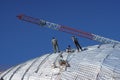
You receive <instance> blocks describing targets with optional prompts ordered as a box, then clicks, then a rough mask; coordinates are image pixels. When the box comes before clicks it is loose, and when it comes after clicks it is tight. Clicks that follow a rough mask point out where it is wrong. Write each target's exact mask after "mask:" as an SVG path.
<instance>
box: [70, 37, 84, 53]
mask: <svg viewBox="0 0 120 80" xmlns="http://www.w3.org/2000/svg"><path fill="white" fill-rule="evenodd" d="M72 40H73V42H74V44H75V46H76V47H77V50H78V52H79V50H80V49H81V51H83V49H82V47H81V46H80V44H79V42H78V40H77V38H76V37H75V36H72Z"/></svg>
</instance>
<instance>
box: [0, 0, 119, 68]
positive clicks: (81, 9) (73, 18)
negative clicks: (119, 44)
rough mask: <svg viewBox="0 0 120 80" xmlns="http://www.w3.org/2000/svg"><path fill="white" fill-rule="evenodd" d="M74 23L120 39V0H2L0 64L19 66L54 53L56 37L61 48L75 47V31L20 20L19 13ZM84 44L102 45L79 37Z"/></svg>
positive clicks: (64, 23)
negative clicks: (50, 27)
mask: <svg viewBox="0 0 120 80" xmlns="http://www.w3.org/2000/svg"><path fill="white" fill-rule="evenodd" d="M21 13H23V14H26V15H29V16H33V17H35V18H41V19H45V20H47V21H50V22H54V23H58V24H62V25H66V26H70V27H73V28H76V29H79V30H83V31H86V32H90V33H94V34H98V35H101V36H104V37H108V38H112V39H115V40H118V41H120V31H119V30H120V1H119V0H1V1H0V18H1V19H0V65H10V66H12V65H16V64H19V63H22V62H24V61H27V60H29V59H32V58H35V57H38V56H41V55H44V54H46V53H52V45H51V39H52V37H53V36H54V37H56V38H57V39H58V43H59V46H60V49H61V50H65V48H66V47H67V45H69V44H70V45H71V46H72V47H73V48H75V46H74V44H73V42H72V40H71V36H72V35H71V34H67V33H63V32H59V31H54V30H51V29H47V28H41V27H39V26H38V25H34V24H31V23H27V22H24V21H20V20H18V19H17V18H16V15H18V14H21ZM78 39H79V42H80V44H81V45H82V46H89V45H95V44H99V43H98V42H95V41H91V40H88V39H84V38H81V37H78Z"/></svg>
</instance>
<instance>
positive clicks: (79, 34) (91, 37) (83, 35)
mask: <svg viewBox="0 0 120 80" xmlns="http://www.w3.org/2000/svg"><path fill="white" fill-rule="evenodd" d="M59 30H60V31H63V32H67V33H71V34H74V35H77V36H81V37H85V38H89V39H93V35H92V34H90V33H87V32H83V31H81V30H76V29H73V28H70V27H66V26H61V27H60V29H59Z"/></svg>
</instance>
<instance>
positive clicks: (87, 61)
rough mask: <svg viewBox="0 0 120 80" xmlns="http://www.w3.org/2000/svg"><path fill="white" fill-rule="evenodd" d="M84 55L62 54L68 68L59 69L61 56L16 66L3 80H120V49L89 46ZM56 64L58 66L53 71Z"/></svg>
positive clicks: (49, 55)
mask: <svg viewBox="0 0 120 80" xmlns="http://www.w3.org/2000/svg"><path fill="white" fill-rule="evenodd" d="M85 49H86V50H84V51H81V52H77V51H75V52H72V53H66V52H63V53H62V55H63V59H64V60H65V61H67V62H68V63H69V65H70V66H69V67H65V66H60V65H59V63H58V60H59V55H60V54H61V53H56V54H54V53H53V54H45V55H43V56H41V57H37V58H35V59H32V60H29V61H27V62H24V63H22V64H19V65H17V66H14V67H12V68H10V69H8V70H6V71H5V72H3V73H2V74H1V75H0V78H1V80H120V48H119V47H117V46H115V47H114V48H113V46H112V45H110V44H105V45H102V46H101V47H100V48H98V45H95V46H89V47H86V48H85ZM53 64H55V65H56V66H57V67H55V68H54V65H53Z"/></svg>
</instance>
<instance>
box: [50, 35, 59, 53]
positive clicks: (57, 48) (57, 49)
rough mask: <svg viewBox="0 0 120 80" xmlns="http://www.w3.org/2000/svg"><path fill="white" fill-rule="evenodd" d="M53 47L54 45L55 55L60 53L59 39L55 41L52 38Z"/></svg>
mask: <svg viewBox="0 0 120 80" xmlns="http://www.w3.org/2000/svg"><path fill="white" fill-rule="evenodd" d="M52 45H53V49H54V53H56V52H60V51H59V46H58V42H57V39H55V38H54V37H53V38H52Z"/></svg>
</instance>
